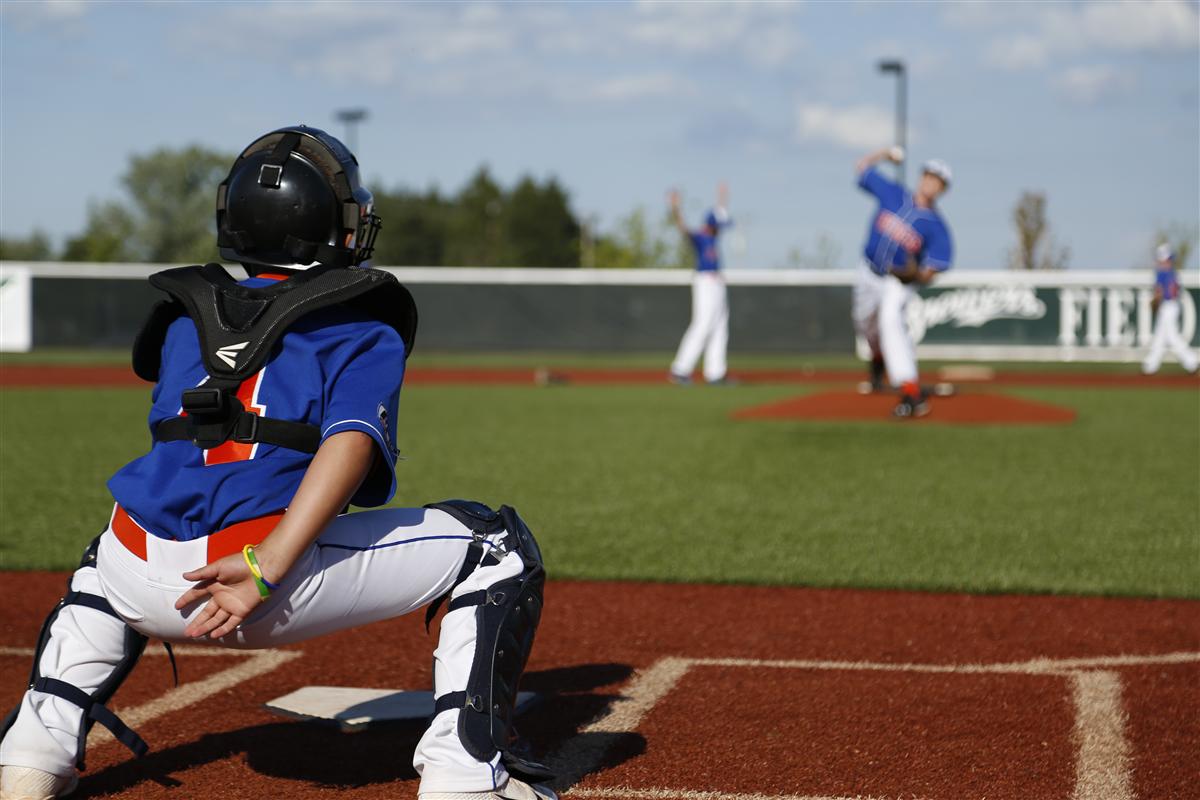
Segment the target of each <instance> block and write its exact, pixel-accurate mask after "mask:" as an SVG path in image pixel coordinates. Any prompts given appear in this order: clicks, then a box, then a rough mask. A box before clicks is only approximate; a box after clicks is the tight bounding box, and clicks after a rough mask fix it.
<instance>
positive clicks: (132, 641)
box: [0, 536, 174, 770]
mask: <svg viewBox="0 0 1200 800" xmlns="http://www.w3.org/2000/svg"><path fill="white" fill-rule="evenodd" d="M99 543H100V537H99V536H97V537H96V538H95V539H93V540H92V543H91V544H90V545H88V547H87V549H86V550H84V551H83V558H82V559H81V560H80V562H79V569H85V568H92V569H94V568H95V566H96V551H97V548H98V546H99ZM73 577H74V575H72V578H73ZM71 582H72V579H71V578H68V579H67V593H66V594H65V595H64V596H63V598H62V600H60V601H59V602H58V605H56V606H55V607H54V610H53V611H51V612H50V616H48V617H46V621H45V622H43V623H42V629H41V632H40V633H39V634H38V641H37V647H36V648H35V649H34V654H33V668H32V670H31V671H30V674H29V689H30V690H32V691H38V692H44V693H46V694H52V695H54V696H56V697H59V698H62V699H63V700H67V701H68V702H71V703H74V704H75V705H77V706H79V707H80V708H81V709H83V716H82V718H81V719H80V722H79V741H78V747H77V749H76V757H75V766H76V768H77V769H80V770H82V769H83V768H84V750H85V747H86V744H87V736H88V732H89V731H91V729H92V725H94V724H95V723H97V722H99V723H100V724H101V725H103V726H104V727H106V728H108V730H109V731H110V732H111V733H112V735H113V736H114V737H115V738H116V739H117V741H119V742H121V743H122V744H124V745H125V746H126V747H128V748H129V749H130V750H132V751H133V753H134V755H136V756H139V757H140V756H143V755H145V754H146V753H147V752H148V751H149V749H150V748H149V746H148V745H147V744H146V742H145V741H144V740H143V739H142V737H140V736H138V735H137V733H135V732H134V731H133V730H132V729H130V728H129V726H127V725H126V724H125V723H124V722H122V721H121V720H120V719H118V718H117V716H116V715H115V714H113V713H112V712H111V711H109V710H108V709H107V708H106V707H105V706H104V704H105V703H106V702H108V700H109V698H111V697H112V696H113V693H114V692H116V691H117V688H118V687H120V685H121V684H122V683H123V682H124V681H125V678H127V677H128V676H129V673H130V672H131V671H132V670H133V667H134V665H135V664H137V662H138V659H139V658H141V655H142V651H143V650H145V648H146V642H147V641H148V640H147V638H146V637H145V636H143V635H142V634H140V633H138V632H137V631H135V630H134V629H133V628H131V627H129V626H128V625H125V630H124V641H123V654H122V656H121V659H120V660H119V661H118V662H117V664H116V665H115V666H114V667H113V671H112V672H111V673H110V674H109V676H108V677H107V678H106V679H105V680H104V681H103V682H102V683H101V684H100V686H99V687H97V689H96V690H95V691H94V692H92V693H91V694H88V693H87V692H85V691H83V690H82V689H80V688H78V687H77V686H73V685H71V684H69V683H67V682H65V681H61V680H58V679H57V678H47V677H45V676H44V675H42V674H41V660H42V653H43V652H44V651H45V649H46V646H47V645H48V644H49V642H50V638H51V635H52V632H51V629H52V628H53V626H54V622H55V620H57V619H58V615H59V614H60V613H61V612H62V611H63V609H65V608H67V607H68V606H72V605H80V606H85V607H87V608H91V609H94V610H96V611H101V612H103V613H105V614H108V615H110V616H112V617H116V618H117V619H120V617H119V616H118V615H117V613H116V612H115V611H114V610H113V608H112V606H111V605H110V604H109V602H108V601H107V600H106V599H104V598H103V597H101V596H100V595H97V594H91V593H89V592H77V591H75V590H73V589H72V588H71ZM122 624H124V622H122ZM171 661H172V666H174V656H172V659H171ZM20 708H21V707H20V705H19V704H18V706H17V707H16V708H14V709H13V710H12V711H11V712H10V713H9V714H8V716H7V717H5V718H4V721H3V722H2V723H0V739H3V738H4V736H5V734H7V733H8V730H9V729H10V728H11V727H12V726H13V724H14V723H15V722H16V719H17V714H18V712H19V711H20Z"/></svg>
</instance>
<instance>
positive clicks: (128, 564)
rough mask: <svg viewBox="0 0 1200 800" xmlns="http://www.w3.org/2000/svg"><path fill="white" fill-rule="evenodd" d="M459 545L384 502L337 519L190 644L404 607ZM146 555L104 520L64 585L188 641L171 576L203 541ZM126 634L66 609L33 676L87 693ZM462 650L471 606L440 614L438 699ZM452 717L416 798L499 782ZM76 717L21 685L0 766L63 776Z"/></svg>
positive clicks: (142, 626) (511, 561) (313, 631)
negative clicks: (233, 616) (253, 599)
mask: <svg viewBox="0 0 1200 800" xmlns="http://www.w3.org/2000/svg"><path fill="white" fill-rule="evenodd" d="M505 536H506V534H505V533H503V532H501V533H499V534H496V535H494V536H491V537H489V539H488V541H489V543H490V544H492V545H493V546H495V544H496V543H497V542H499V541H500V540H502V539H503V538H504V537H505ZM470 542H471V533H470V531H469V530H468V529H467V528H465V527H464V526H463V525H462V524H460V523H459V522H458V521H457V520H455V519H454V518H453V517H451V516H450V515H449V514H446V513H445V512H443V511H438V510H434V509H423V508H388V509H380V510H376V511H363V512H359V513H356V514H346V515H343V516H340V517H337V518H336V519H335V520H334V521H333V522H332V523H330V525H329V527H328V528H327V529H326V530H325V532H324V533H322V534H321V536H320V537H319V538H318V539H317V541H316V542H315V543H314V544H312V545H311V546H310V547H309V548H308V550H307V551H305V553H304V554H303V555H302V556H301V557H300V559H299V561H297V562H296V564H295V566H294V567H293V568H292V569H291V571H290V572H288V574H287V576H286V577H285V578H284V580H283V584H282V586H281V587H280V589H279V590H277V591H275V592H273V593H272V594H271V597H270V598H269V599H268V600H267V601H266V602H265V603H264V604H263V605H261V606H260V607H259V608H258V609H257V610H256V611H255V612H254V613H253V614H251V615H250V617H249V619H247V620H246V622H244V623H243V624H242V626H241V627H240V628H239V629H238V630H237V631H235V632H234V633H232V634H230V635H229V636H226V637H223V638H222V639H219V640H208V639H202V640H200V641H201V642H203V643H204V644H215V645H218V646H221V647H229V648H235V649H261V648H266V647H274V646H277V645H283V644H291V643H293V642H299V641H303V640H305V639H310V638H313V637H315V636H320V635H321V634H325V633H331V632H333V631H338V630H342V629H345V628H353V627H356V626H359V625H366V624H368V623H371V622H377V621H379V620H384V619H390V618H392V617H398V616H401V615H403V614H407V613H409V612H411V611H415V610H417V609H418V608H421V607H422V606H424V605H426V604H427V603H429V602H430V601H432V600H434V599H435V598H437V597H439V596H441V595H442V594H444V593H445V592H446V591H447V590H448V589H449V588H450V586H451V584H453V583H454V579H455V578H456V577H457V576H458V571H459V569H460V568H461V567H462V563H463V559H464V557H465V556H466V552H467V545H468V544H470ZM146 555H147V560H146V561H143V560H141V559H140V558H138V557H137V556H136V555H134V554H133V553H131V552H129V550H127V549H126V548H125V546H124V545H122V544H121V542H120V541H119V540H118V539H117V537H116V535H115V534H114V533H113V532H112V530H111V528H110V529H109V530H108V531H106V532H105V533H104V535H103V536H102V537H101V540H100V550H99V554H98V557H97V567H96V568H91V567H87V568H81V569H79V570H77V571H76V572H75V575H74V577H73V578H72V580H71V586H72V589H74V590H76V591H82V592H88V593H91V594H99V595H102V596H103V597H105V598H106V599H107V600H108V601H109V603H110V604H112V607H113V608H114V609H115V610H116V612H117V613H118V614H120V615H121V617H122V618H123V619H124V620H125V622H127V623H128V624H129V625H130V626H131V627H133V628H134V629H135V630H137V631H138V632H140V633H142V634H145V635H146V636H150V637H154V638H158V639H163V640H165V641H170V642H184V641H192V640H187V639H185V637H184V635H183V631H184V629H185V628H186V627H187V625H188V622H189V621H190V620H191V619H192V618H194V617H195V616H196V615H197V614H199V613H200V610H201V609H202V608H203V607H204V603H203V602H200V603H196V604H194V606H192V607H188V608H186V609H184V610H183V611H176V610H175V601H176V600H177V599H178V598H179V596H180V595H181V594H183V593H184V591H186V590H187V589H188V588H189V587H190V586H191V585H192V584H191V583H189V582H188V581H185V580H184V579H183V578H182V577H181V575H182V573H184V572H187V571H189V570H192V569H196V568H198V567H200V566H202V565H203V564H204V563H205V561H206V542H205V541H204V540H203V539H198V540H195V541H190V542H176V541H168V540H166V539H160V538H158V537H154V536H149V537H148V538H147V554H146ZM523 569H524V565H523V562H522V561H521V557H520V555H518V554H517V553H515V552H514V553H509V554H508V555H506V556H504V558H503V559H502V560H501V562H500V563H499V564H497V565H494V566H484V567H480V568H479V569H477V570H475V572H473V573H472V574H471V575H470V577H469V578H468V579H467V580H465V581H464V582H463V583H462V584H460V585H459V586H458V587H457V588H456V589H455V591H454V596H458V595H460V594H463V593H465V592H469V591H474V590H476V589H481V588H486V587H487V586H491V585H492V584H493V583H495V582H497V581H499V580H503V579H505V578H509V577H513V576H515V575H518V574H520V573H521V571H522V570H523ZM124 629H125V625H124V623H122V622H121V621H120V620H118V619H115V618H114V617H112V616H109V615H108V614H105V613H104V612H102V611H97V610H94V609H91V608H87V607H85V606H82V605H68V606H66V607H64V608H63V609H62V610H61V611H60V613H59V615H58V618H57V619H56V620H55V622H54V624H53V626H52V627H51V635H50V641H49V644H48V646H47V647H46V649H45V651H44V652H43V653H42V656H41V664H40V668H41V672H42V675H44V676H46V677H50V678H58V679H60V680H63V681H66V682H67V683H70V684H72V685H74V686H77V687H79V688H80V689H82V690H83V691H85V692H87V693H88V694H91V693H92V692H94V691H95V690H96V689H97V687H98V686H99V685H100V683H101V681H103V680H104V679H105V678H106V677H108V676H109V675H110V674H111V673H112V670H113V667H114V665H116V664H117V662H118V661H120V660H121V657H122V656H123V654H124ZM474 654H475V615H474V607H473V606H472V607H468V608H462V609H458V610H456V611H452V612H449V613H448V614H446V616H445V618H444V619H443V620H442V626H441V636H440V639H439V640H438V647H437V650H436V651H435V652H434V674H435V680H436V686H437V689H438V692H439V693H440V694H446V693H448V692H455V691H462V690H464V689H466V682H467V676H468V674H469V673H470V669H471V664H472V662H473V660H474ZM346 677H347V678H353V675H352V674H348V675H347V676H346ZM459 713H460V712H459V711H458V709H450V710H447V711H444V712H442V713H441V714H439V715H437V717H435V718H434V720H433V722H432V723H431V724H430V727H429V730H428V731H426V733H425V735H424V736H423V737H422V738H421V741H420V743H419V744H418V746H417V750H416V755H415V756H414V759H413V765H414V766H415V767H416V769H417V772H418V773H419V774H420V775H421V786H420V791H422V792H476V791H486V790H489V789H493V788H496V787H498V786H501V785H503V784H504V782H505V781H506V780H507V779H508V774H507V772H506V771H505V769H504V766H503V765H502V764H501V763H499V761H500V758H499V755H498V754H497V755H496V756H494V757H493V758H492V760H491V761H490V762H481V761H477V760H475V758H474V757H472V756H471V755H470V754H469V753H467V752H466V750H464V749H463V746H462V744H461V742H460V741H459V739H458V734H457V733H456V728H457V724H458V714H459ZM81 716H82V711H81V710H80V708H79V707H78V706H76V705H74V704H72V703H69V702H67V701H65V700H62V699H60V698H58V697H55V696H52V695H48V694H44V693H42V692H34V691H30V692H26V694H25V697H24V698H23V699H22V701H21V710H20V713H19V714H18V716H17V720H16V722H15V723H14V725H13V727H12V728H11V729H10V730H9V732H8V734H7V735H6V736H5V737H4V742H3V744H0V764H5V765H14V766H23V767H34V768H37V769H41V770H45V771H46V772H51V773H54V774H56V775H64V776H65V775H72V774H74V771H75V756H76V736H77V734H78V731H79V722H80V717H81Z"/></svg>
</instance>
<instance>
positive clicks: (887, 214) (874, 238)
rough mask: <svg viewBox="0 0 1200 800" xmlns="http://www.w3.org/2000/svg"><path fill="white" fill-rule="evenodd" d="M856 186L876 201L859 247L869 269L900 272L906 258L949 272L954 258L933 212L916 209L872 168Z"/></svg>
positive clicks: (902, 190) (947, 235)
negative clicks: (866, 230) (865, 233)
mask: <svg viewBox="0 0 1200 800" xmlns="http://www.w3.org/2000/svg"><path fill="white" fill-rule="evenodd" d="M858 185H859V187H861V188H862V189H864V190H866V191H867V192H870V193H871V194H872V195H874V196H875V199H876V200H878V201H879V208H878V209H877V210H876V212H875V215H874V216H873V217H872V218H871V228H870V230H869V231H868V232H867V243H866V245H865V246H864V247H863V255H864V256H865V257H866V259H867V261H868V262H869V263H870V265H871V269H872V270H874V271H875V272H876V273H878V274H880V275H886V274H888V273H889V272H891V271H892V270H893V269H897V268H898V269H904V268H905V267H907V266H908V261H909V258H910V257H912V258H915V259H916V261H917V263H918V264H919V265H921V266H922V267H928V268H929V269H932V270H936V271H938V272H943V271H945V270H948V269H950V264H951V262H952V261H953V258H954V248H953V243H952V242H951V240H950V230H949V228H947V227H946V223H945V221H944V220H943V219H942V217H941V215H940V214H938V212H937V211H936V210H935V209H932V208H919V207H918V206H917V205H916V204H914V203H913V198H912V194H911V193H910V192H909V191H908V190H907V189H905V188H904V187H903V186H901V185H900V184H898V183H893V182H892V181H889V180H888V179H887V178H885V177H883V175H881V174H880V172H879V170H877V169H875V168H874V167H871V168H869V169H867V170H864V171H863V173H862V174H861V175H860V176H859V177H858Z"/></svg>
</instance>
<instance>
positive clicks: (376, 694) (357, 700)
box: [263, 686, 541, 733]
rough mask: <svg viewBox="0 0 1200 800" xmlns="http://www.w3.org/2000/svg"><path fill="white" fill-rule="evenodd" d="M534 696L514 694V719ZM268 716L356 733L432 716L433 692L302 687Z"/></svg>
mask: <svg viewBox="0 0 1200 800" xmlns="http://www.w3.org/2000/svg"><path fill="white" fill-rule="evenodd" d="M540 699H541V698H540V696H539V695H538V694H537V693H536V692H519V693H518V694H517V709H516V712H517V716H520V715H521V714H523V713H525V712H526V711H528V710H529V709H530V708H532V707H533V706H535V705H536V704H537V703H538V701H539V700H540ZM263 708H265V709H266V710H267V711H270V712H271V713H272V714H278V715H280V716H282V717H290V718H292V719H300V720H306V721H310V722H322V723H329V724H333V725H337V726H338V727H339V728H341V729H342V731H344V732H345V733H357V732H358V731H363V730H366V729H367V728H368V727H369V726H371V725H372V724H375V723H380V722H403V721H406V720H426V719H429V718H430V717H432V716H433V692H406V691H403V690H396V689H361V688H358V687H355V686H305V687H304V688H303V689H297V690H296V691H294V692H292V693H291V694H285V695H284V696H283V697H276V698H275V699H274V700H268V701H267V702H266V703H263Z"/></svg>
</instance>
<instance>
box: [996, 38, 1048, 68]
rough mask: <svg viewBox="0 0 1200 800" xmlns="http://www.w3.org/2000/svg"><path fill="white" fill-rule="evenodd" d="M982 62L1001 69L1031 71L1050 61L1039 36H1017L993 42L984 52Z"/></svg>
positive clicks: (1046, 49)
mask: <svg viewBox="0 0 1200 800" xmlns="http://www.w3.org/2000/svg"><path fill="white" fill-rule="evenodd" d="M983 60H984V62H985V63H987V64H991V65H992V66H993V67H1000V68H1001V69H1009V70H1021V69H1033V68H1035V67H1042V66H1045V65H1046V62H1047V61H1049V60H1050V48H1049V46H1048V45H1047V43H1046V41H1045V40H1044V39H1042V38H1041V37H1039V36H1032V35H1029V34H1017V35H1016V36H1011V37H1007V38H1004V39H995V40H993V41H992V42H991V43H990V44H989V45H988V47H987V50H986V51H984V55H983Z"/></svg>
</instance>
